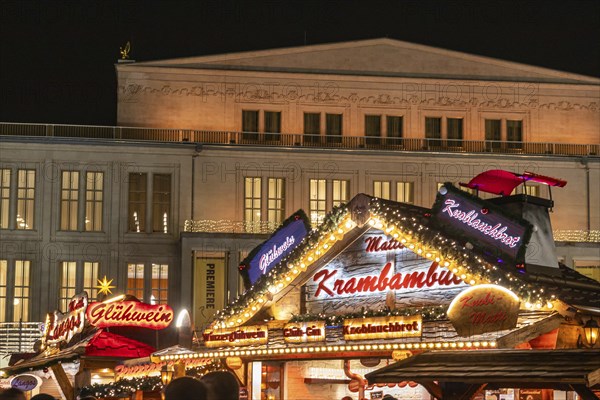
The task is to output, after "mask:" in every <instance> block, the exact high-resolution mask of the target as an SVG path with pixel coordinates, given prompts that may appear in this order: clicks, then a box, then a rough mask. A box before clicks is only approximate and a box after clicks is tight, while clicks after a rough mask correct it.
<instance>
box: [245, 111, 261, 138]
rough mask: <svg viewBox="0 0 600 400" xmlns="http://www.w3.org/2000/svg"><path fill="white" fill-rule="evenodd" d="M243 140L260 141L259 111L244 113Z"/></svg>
mask: <svg viewBox="0 0 600 400" xmlns="http://www.w3.org/2000/svg"><path fill="white" fill-rule="evenodd" d="M242 139H245V140H258V111H248V110H243V111H242Z"/></svg>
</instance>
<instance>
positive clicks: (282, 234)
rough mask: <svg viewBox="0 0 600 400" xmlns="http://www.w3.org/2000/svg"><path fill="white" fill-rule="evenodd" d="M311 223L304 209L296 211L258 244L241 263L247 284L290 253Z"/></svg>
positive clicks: (253, 281)
mask: <svg viewBox="0 0 600 400" xmlns="http://www.w3.org/2000/svg"><path fill="white" fill-rule="evenodd" d="M308 230H309V225H308V222H307V218H306V215H305V214H304V212H302V211H298V212H296V213H295V214H294V215H293V216H292V217H291V218H288V220H287V221H286V222H284V224H283V225H282V226H281V228H279V229H278V230H277V231H275V233H273V235H272V236H271V237H270V238H269V239H268V240H267V241H265V242H263V243H262V244H260V245H259V246H257V247H256V248H255V249H254V250H253V251H252V252H251V253H250V255H248V257H247V258H246V259H245V260H244V261H242V263H241V264H240V270H241V272H242V275H243V276H244V280H245V283H246V285H247V286H252V285H254V284H255V283H256V281H258V280H259V279H260V278H261V277H262V276H263V275H265V274H267V273H268V272H269V271H270V270H271V269H272V268H273V267H274V266H276V265H277V264H278V263H279V262H280V261H281V260H282V259H283V258H284V257H285V256H287V255H288V254H290V253H291V252H292V251H293V250H294V249H295V248H296V247H297V246H298V245H299V244H300V243H301V242H302V240H303V239H304V237H305V236H306V234H307V233H308Z"/></svg>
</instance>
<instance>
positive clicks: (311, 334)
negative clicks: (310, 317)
mask: <svg viewBox="0 0 600 400" xmlns="http://www.w3.org/2000/svg"><path fill="white" fill-rule="evenodd" d="M283 340H285V342H286V343H308V342H321V341H324V340H325V322H324V321H309V322H289V323H287V324H285V327H284V328H283Z"/></svg>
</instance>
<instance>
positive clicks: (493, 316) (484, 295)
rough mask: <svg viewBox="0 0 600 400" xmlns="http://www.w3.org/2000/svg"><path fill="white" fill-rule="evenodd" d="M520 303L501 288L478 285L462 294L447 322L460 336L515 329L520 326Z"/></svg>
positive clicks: (452, 307) (449, 310)
mask: <svg viewBox="0 0 600 400" xmlns="http://www.w3.org/2000/svg"><path fill="white" fill-rule="evenodd" d="M519 306H520V301H519V298H518V297H517V295H516V294H514V293H513V292H511V291H510V290H508V289H506V288H504V287H502V286H498V285H489V284H486V285H478V286H473V287H471V288H468V289H466V290H464V291H463V292H461V293H460V294H459V295H458V296H456V298H455V299H454V300H452V303H450V307H448V318H449V319H450V322H452V325H453V326H454V329H456V332H457V333H458V334H459V335H460V336H472V335H478V334H480V333H485V332H495V331H501V330H504V329H512V328H514V327H515V326H516V325H517V318H518V316H519Z"/></svg>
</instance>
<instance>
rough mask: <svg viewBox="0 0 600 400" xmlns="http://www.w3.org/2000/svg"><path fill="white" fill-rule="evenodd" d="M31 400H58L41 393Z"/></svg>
mask: <svg viewBox="0 0 600 400" xmlns="http://www.w3.org/2000/svg"><path fill="white" fill-rule="evenodd" d="M31 400H56V399H55V398H54V396H51V395H49V394H46V393H40V394H36V395H35V396H33V397H32V398H31Z"/></svg>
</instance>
